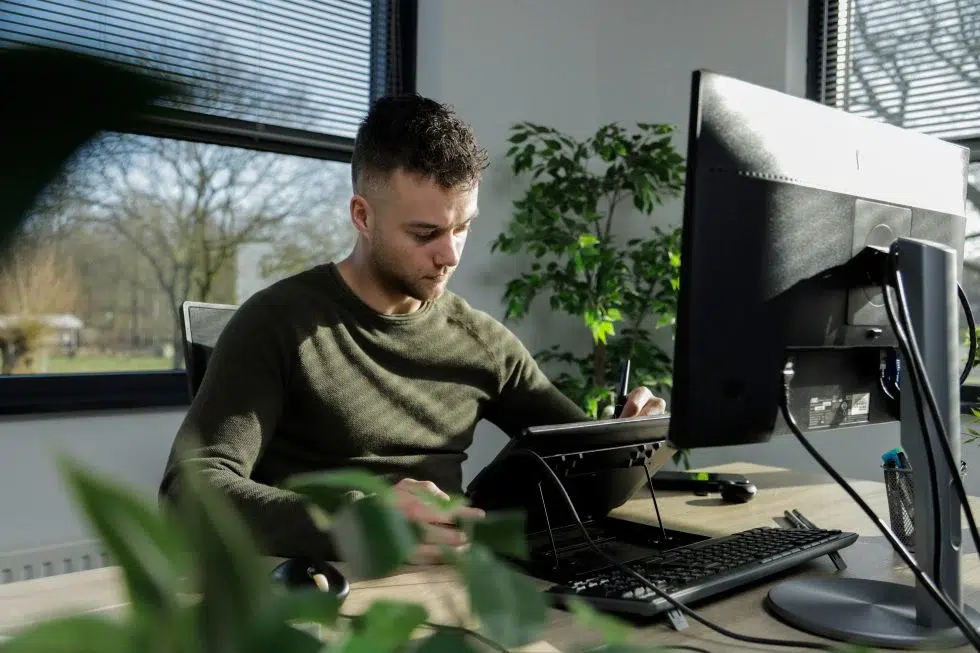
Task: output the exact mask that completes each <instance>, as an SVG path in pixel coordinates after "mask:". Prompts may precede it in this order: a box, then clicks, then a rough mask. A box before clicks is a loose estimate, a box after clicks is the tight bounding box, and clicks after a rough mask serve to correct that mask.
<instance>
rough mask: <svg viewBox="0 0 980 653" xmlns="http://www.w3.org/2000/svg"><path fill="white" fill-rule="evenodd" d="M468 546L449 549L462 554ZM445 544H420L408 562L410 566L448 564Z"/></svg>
mask: <svg viewBox="0 0 980 653" xmlns="http://www.w3.org/2000/svg"><path fill="white" fill-rule="evenodd" d="M466 547H467V545H465V544H464V545H462V546H450V547H448V548H449V549H451V550H452V551H453V552H455V553H462V552H463V551H465V550H466ZM446 548H447V547H446V545H444V544H420V545H419V546H418V547H417V548H416V549H415V552H414V553H413V554H412V556H411V557H410V558H409V560H408V564H410V565H441V564H443V563H445V562H446V556H445V549H446Z"/></svg>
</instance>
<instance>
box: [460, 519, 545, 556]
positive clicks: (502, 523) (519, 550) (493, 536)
mask: <svg viewBox="0 0 980 653" xmlns="http://www.w3.org/2000/svg"><path fill="white" fill-rule="evenodd" d="M525 519H526V515H525V514H524V512H523V511H516V510H514V511H492V512H489V513H487V515H486V517H483V518H482V519H467V520H465V521H462V523H461V525H462V527H463V529H464V531H465V532H466V534H467V536H468V537H469V539H470V541H471V542H477V543H479V544H482V545H484V546H486V547H487V548H488V549H490V550H491V551H493V552H494V553H496V554H498V555H503V556H511V557H514V558H518V559H520V560H527V559H528V555H529V554H528V548H527V538H526V536H525V534H524V524H525Z"/></svg>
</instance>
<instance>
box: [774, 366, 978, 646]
mask: <svg viewBox="0 0 980 653" xmlns="http://www.w3.org/2000/svg"><path fill="white" fill-rule="evenodd" d="M792 378H793V370H792V365H791V364H787V366H786V368H784V370H783V398H782V401H781V402H780V409H781V410H782V414H783V419H784V420H785V421H786V423H787V424H788V425H789V428H790V431H792V432H793V435H795V436H796V439H797V440H799V442H800V444H801V445H803V448H804V449H806V450H807V452H808V453H809V454H810V455H811V456H812V457H813V459H814V460H816V461H817V462H818V463H819V464H820V466H821V467H823V468H824V471H826V472H827V473H828V474H829V475H830V476H831V477H832V478H833V479H834V480H835V481H837V484H838V485H840V486H841V487H842V488H843V489H844V491H845V492H847V494H848V495H850V497H851V498H852V499H853V500H854V502H855V503H856V504H858V506H859V507H860V508H861V510H863V511H864V513H865V514H866V515H867V516H868V518H869V519H871V521H872V522H874V524H875V526H877V527H878V530H880V531H881V533H882V535H884V536H885V539H887V540H888V542H889V544H891V545H892V548H893V549H895V552H896V553H898V555H899V556H900V557H901V558H902V560H903V561H904V562H905V564H906V565H907V566H908V568H909V569H911V570H912V574H913V575H914V576H915V578H916V580H917V581H919V582H920V583H922V585H923V586H924V587H925V588H926V590H927V591H928V592H929V594H930V595H931V596H932V598H933V599H935V600H936V602H937V603H939V605H940V607H942V609H943V611H944V612H945V613H946V615H947V616H948V617H949V618H950V619H952V620H953V621H954V622H955V623H956V625H957V626H958V627H959V628H960V630H961V631H962V632H963V634H964V635H965V636H966V639H967V641H969V642H970V644H972V645H973V648H974V649H976V650H977V651H980V633H978V632H977V631H976V630H975V629H974V628H973V626H972V625H971V624H970V622H968V621H967V619H966V617H965V616H964V615H963V613H961V612H960V611H959V609H957V607H956V606H954V605H953V604H952V602H951V601H950V600H949V598H948V597H947V596H946V595H945V594H943V593H942V592H940V591H939V588H937V587H936V585H935V583H933V581H932V579H931V578H929V577H928V576H927V575H926V574H925V573H923V571H922V569H921V568H920V567H919V565H917V564H916V563H915V560H914V559H913V558H912V555H911V554H910V553H909V552H908V549H906V548H905V546H904V545H903V544H902V543H901V542H899V541H898V538H896V537H895V534H894V533H892V531H891V529H890V528H888V526H886V525H885V523H884V522H883V521H881V519H880V518H879V517H878V515H876V514H875V511H874V510H872V509H871V507H870V506H869V505H868V504H867V503H865V501H864V499H862V498H861V496H860V495H859V494H858V493H857V492H855V491H854V488H852V487H851V485H850V484H849V483H848V482H847V481H846V480H844V477H842V476H841V475H840V474H839V473H838V472H837V470H835V469H834V468H833V467H832V466H831V465H830V463H828V462H827V461H826V459H824V457H823V456H821V455H820V453H819V452H818V451H817V450H816V449H814V448H813V445H811V444H810V443H809V442H808V441H807V439H806V436H805V435H803V431H801V430H800V427H799V425H798V424H797V423H796V418H794V417H793V414H792V413H791V412H790V410H789V405H790V400H789V391H790V381H791V379H792Z"/></svg>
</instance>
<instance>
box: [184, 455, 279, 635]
mask: <svg viewBox="0 0 980 653" xmlns="http://www.w3.org/2000/svg"><path fill="white" fill-rule="evenodd" d="M188 471H189V470H188ZM181 482H182V484H183V485H184V486H185V488H186V491H184V492H182V493H181V494H182V496H181V500H180V505H179V506H178V514H179V516H180V518H181V520H182V523H183V524H184V526H185V528H186V529H187V533H188V536H189V538H190V540H191V546H192V548H193V550H194V552H195V558H196V564H197V567H198V569H197V574H196V577H197V582H198V587H197V588H196V589H197V591H199V592H200V593H201V595H202V600H201V602H200V623H201V630H202V635H203V637H202V639H203V641H202V646H203V648H204V650H206V651H208V653H237V652H238V651H240V650H241V649H242V648H243V647H244V642H245V639H246V637H245V632H246V629H244V628H243V627H242V624H249V623H253V622H254V620H255V619H256V617H257V615H258V612H259V607H260V604H261V603H262V602H263V600H264V599H265V596H266V595H267V594H268V592H269V591H271V588H272V582H271V579H270V577H269V574H268V573H267V572H266V570H265V566H264V565H263V564H262V562H261V558H260V557H259V552H258V549H257V548H256V544H255V541H254V540H253V538H252V534H251V532H250V531H249V529H248V527H247V526H246V525H245V522H244V521H243V520H242V518H241V515H240V514H239V513H238V512H237V510H236V509H235V508H234V507H233V505H232V504H231V502H230V500H229V499H228V497H227V496H226V495H225V494H223V493H222V492H221V491H219V490H217V489H215V488H214V487H212V486H211V485H209V484H208V483H207V482H206V481H205V480H204V479H203V478H202V477H201V475H200V474H198V473H192V472H191V473H185V474H184V476H183V477H182V479H181Z"/></svg>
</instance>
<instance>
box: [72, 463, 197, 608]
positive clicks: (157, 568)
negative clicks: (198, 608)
mask: <svg viewBox="0 0 980 653" xmlns="http://www.w3.org/2000/svg"><path fill="white" fill-rule="evenodd" d="M58 464H59V468H60V470H61V473H62V475H63V476H64V478H65V479H66V481H67V483H68V485H69V488H70V489H71V492H72V494H73V495H74V498H75V500H76V501H77V502H78V503H79V504H80V505H81V507H82V510H83V512H84V514H85V516H86V518H87V519H88V522H89V523H90V524H91V525H92V527H93V528H94V530H95V532H96V534H97V535H98V537H99V539H100V540H101V541H102V542H103V544H104V545H105V546H106V548H107V549H109V552H110V554H111V555H112V557H113V559H114V560H115V561H116V563H117V564H118V565H119V566H120V567H121V570H122V574H123V578H124V579H125V583H126V591H127V594H128V596H129V599H130V601H131V602H132V604H133V607H134V608H135V609H136V610H137V611H139V612H142V613H144V614H146V615H147V617H148V618H151V619H155V620H158V621H161V622H167V621H170V620H172V619H174V616H175V614H176V612H177V611H178V609H179V604H178V592H179V590H180V576H181V575H182V574H183V573H185V572H186V570H187V563H188V558H187V553H188V552H187V543H186V542H185V541H184V540H183V539H182V538H181V537H180V535H179V534H178V533H177V532H176V531H175V530H174V529H173V528H172V527H171V526H170V525H168V524H166V523H165V522H164V520H163V519H162V518H161V517H160V515H159V514H157V513H156V512H155V511H153V510H152V509H151V508H150V506H149V505H147V504H146V503H144V502H141V501H140V500H139V499H137V498H136V497H135V496H134V495H133V493H132V491H131V490H130V489H129V488H125V487H123V486H121V485H119V484H117V483H115V482H114V481H112V480H110V479H108V478H107V477H105V476H103V475H101V474H99V473H97V472H95V471H93V470H87V469H84V468H83V467H82V466H81V465H80V464H78V463H76V462H73V461H71V460H69V459H67V458H62V459H60V460H59V463H58Z"/></svg>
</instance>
